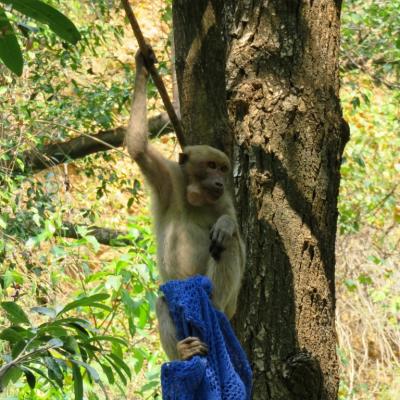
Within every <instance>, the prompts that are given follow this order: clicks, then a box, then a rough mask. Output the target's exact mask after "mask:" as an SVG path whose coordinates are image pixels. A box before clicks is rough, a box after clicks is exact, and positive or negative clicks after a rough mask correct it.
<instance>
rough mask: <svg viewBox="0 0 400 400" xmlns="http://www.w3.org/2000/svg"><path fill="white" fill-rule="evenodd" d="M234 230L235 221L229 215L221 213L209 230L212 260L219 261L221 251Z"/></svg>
mask: <svg viewBox="0 0 400 400" xmlns="http://www.w3.org/2000/svg"><path fill="white" fill-rule="evenodd" d="M234 232H235V221H234V220H233V219H232V218H231V217H230V216H229V215H222V216H221V217H219V218H218V220H217V222H216V223H215V224H214V226H213V227H212V228H211V230H210V239H211V243H210V249H209V250H210V253H211V256H212V258H213V259H214V260H216V261H219V259H220V258H221V253H222V252H223V251H224V250H225V249H226V246H227V244H228V242H229V240H230V239H231V238H232V236H233V234H234Z"/></svg>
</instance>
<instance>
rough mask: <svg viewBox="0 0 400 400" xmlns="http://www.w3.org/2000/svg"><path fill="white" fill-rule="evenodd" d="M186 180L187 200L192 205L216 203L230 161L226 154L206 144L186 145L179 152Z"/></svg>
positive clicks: (221, 190)
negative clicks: (181, 151)
mask: <svg viewBox="0 0 400 400" xmlns="http://www.w3.org/2000/svg"><path fill="white" fill-rule="evenodd" d="M179 164H180V165H181V168H182V171H183V173H184V175H185V180H186V182H187V186H186V197H187V201H188V202H189V203H190V204H191V205H193V206H197V207H200V206H203V205H207V204H214V203H216V202H217V201H218V200H219V199H220V198H221V197H222V195H223V194H224V191H225V184H226V180H227V177H228V174H229V171H230V168H231V166H230V162H229V159H228V157H227V156H226V154H224V153H223V152H222V151H219V150H217V149H215V148H214V147H210V146H206V145H198V146H187V147H185V149H184V150H183V153H181V154H179Z"/></svg>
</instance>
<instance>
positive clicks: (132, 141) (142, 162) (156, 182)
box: [126, 52, 172, 206]
mask: <svg viewBox="0 0 400 400" xmlns="http://www.w3.org/2000/svg"><path fill="white" fill-rule="evenodd" d="M148 76H149V74H148V71H147V69H146V67H145V65H144V59H143V56H142V54H141V53H140V52H138V53H137V54H136V78H135V88H134V94H133V101H132V107H131V114H130V118H129V124H128V128H127V132H126V144H127V147H128V152H129V154H130V156H131V157H132V158H133V159H134V160H135V161H136V162H137V163H138V165H139V167H140V169H141V171H142V173H143V175H144V176H145V178H146V179H147V181H148V182H149V184H150V185H151V187H152V189H153V190H154V192H155V194H156V195H157V197H158V198H159V200H160V202H161V204H162V205H164V206H166V205H167V204H168V200H169V195H170V192H171V189H172V181H171V176H170V171H169V168H168V160H166V159H165V158H164V157H163V156H162V155H161V154H160V153H159V152H158V151H157V150H156V149H154V148H153V147H152V146H151V145H150V144H149V143H148V139H147V135H148V125H147V104H146V103H147V95H146V84H147V80H148Z"/></svg>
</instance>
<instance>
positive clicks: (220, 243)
mask: <svg viewBox="0 0 400 400" xmlns="http://www.w3.org/2000/svg"><path fill="white" fill-rule="evenodd" d="M147 79H148V72H147V69H146V67H145V62H144V58H143V56H142V55H141V53H140V52H138V54H137V55H136V81H135V90H134V96H133V103H132V109H131V115H130V120H129V126H128V129H127V136H126V143H127V147H128V151H129V154H130V155H131V157H132V158H133V159H134V160H135V161H136V162H137V163H138V165H139V167H140V169H141V171H142V173H143V174H144V176H145V179H146V180H147V182H148V184H149V185H150V187H151V191H152V203H153V215H154V221H155V233H156V238H157V249H158V250H157V258H158V267H159V271H160V276H161V279H162V281H163V282H166V281H168V280H171V279H185V278H188V277H190V276H193V275H196V274H202V275H206V276H208V277H209V278H210V279H211V281H212V284H213V296H212V301H213V304H214V305H215V307H216V308H218V309H219V310H221V311H223V312H224V313H225V314H226V316H227V317H228V318H232V316H233V314H234V313H235V310H236V302H237V297H238V294H239V289H240V283H241V279H242V275H243V269H244V263H245V251H244V245H243V242H242V239H241V237H240V233H239V229H238V223H237V220H236V215H235V209H234V205H233V200H232V195H231V194H230V193H229V192H228V191H226V190H225V186H226V181H227V180H228V179H227V178H228V174H229V173H230V162H229V159H228V157H227V156H226V155H225V154H224V153H222V152H221V151H219V150H217V149H215V148H213V147H210V146H205V145H199V146H188V147H185V149H184V150H183V153H181V154H180V157H179V162H174V161H171V160H168V159H166V158H165V157H163V156H162V155H161V154H160V153H159V152H158V151H157V150H156V149H155V148H154V147H153V146H151V145H150V144H149V143H148V141H147V134H148V126H147V111H146V83H147ZM156 311H157V318H158V321H159V329H160V337H161V343H162V346H163V348H164V350H165V352H166V353H167V356H168V357H169V358H170V359H171V360H172V359H188V358H190V357H192V356H193V355H196V354H206V353H207V346H206V344H205V343H203V342H201V341H200V340H199V338H195V337H188V338H185V339H184V340H182V341H180V342H178V341H177V338H176V332H175V327H174V325H173V322H172V320H171V317H170V315H169V311H168V307H167V305H166V302H165V300H164V298H163V297H160V298H159V299H158V302H157V310H156Z"/></svg>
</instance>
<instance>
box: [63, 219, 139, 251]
mask: <svg viewBox="0 0 400 400" xmlns="http://www.w3.org/2000/svg"><path fill="white" fill-rule="evenodd" d="M80 227H83V228H86V229H89V231H90V233H89V234H90V235H91V236H94V237H95V238H96V240H97V241H98V242H99V243H101V244H104V245H107V246H114V247H120V246H129V245H131V244H132V240H131V239H126V238H119V237H120V236H126V235H127V234H128V232H126V231H120V230H117V229H110V228H102V227H99V226H85V225H76V224H73V223H71V222H67V221H64V222H63V227H62V228H61V229H58V230H57V231H56V232H55V235H57V236H60V237H65V238H70V239H81V238H82V236H81V235H80V234H79V233H78V230H79V228H80Z"/></svg>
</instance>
